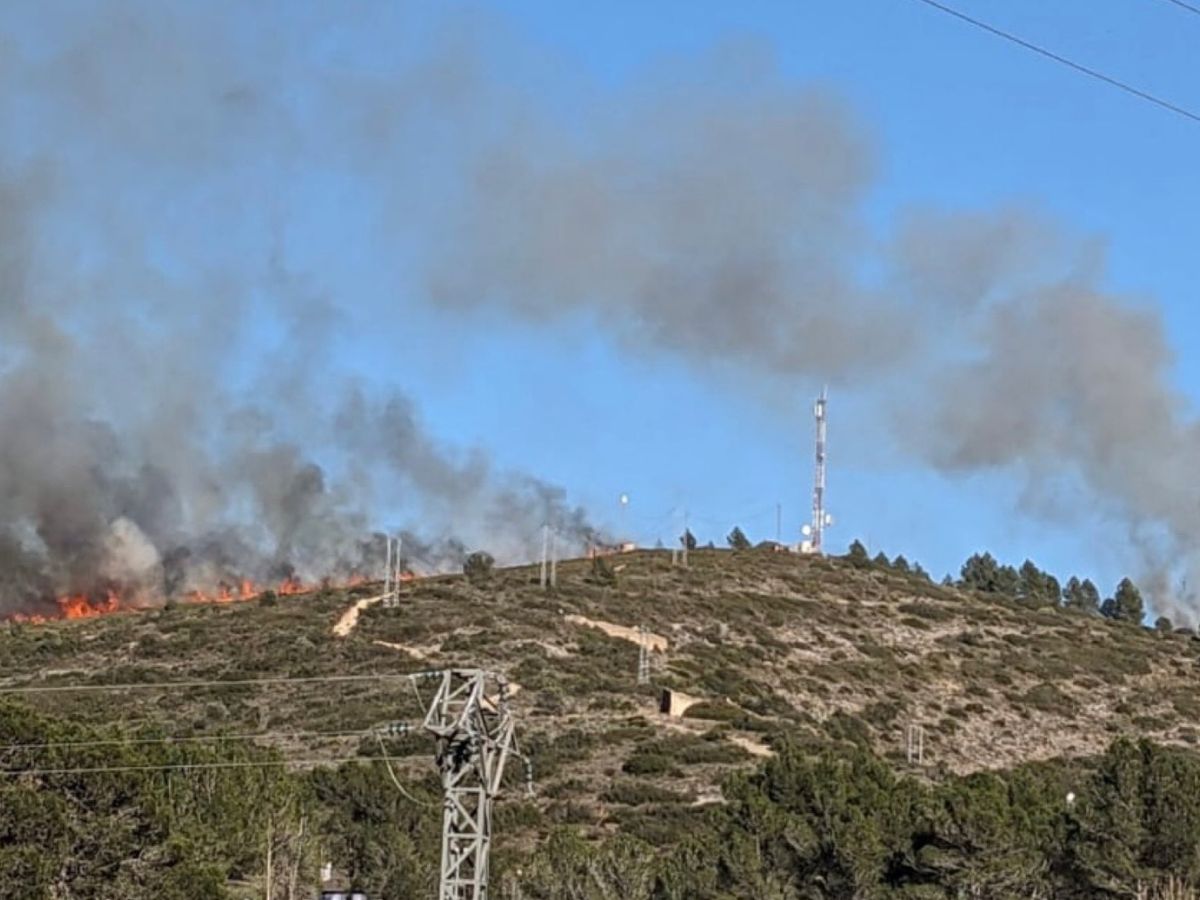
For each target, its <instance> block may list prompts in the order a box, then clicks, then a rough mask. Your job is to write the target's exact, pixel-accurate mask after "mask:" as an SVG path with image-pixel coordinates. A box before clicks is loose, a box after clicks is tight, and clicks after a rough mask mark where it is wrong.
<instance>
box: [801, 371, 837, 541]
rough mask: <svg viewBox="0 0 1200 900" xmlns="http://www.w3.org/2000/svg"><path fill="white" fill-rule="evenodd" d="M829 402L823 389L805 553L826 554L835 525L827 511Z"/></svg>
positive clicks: (817, 405) (815, 406)
mask: <svg viewBox="0 0 1200 900" xmlns="http://www.w3.org/2000/svg"><path fill="white" fill-rule="evenodd" d="M828 402H829V401H828V396H827V393H826V391H825V390H824V389H822V390H821V396H820V397H818V398H817V402H816V403H815V404H813V418H814V420H815V421H816V426H817V452H816V468H815V470H814V474H813V501H812V522H811V523H810V524H808V525H805V526H804V527H803V528H802V529H801V534H803V535H804V537H805V540H804V541H802V542H801V544H800V549H801V550H802V551H803V552H805V553H816V554H821V553H823V552H824V543H825V528H826V526H828V525H832V524H833V517H832V516H831V515H829V513H827V512H826V511H825V434H826V427H827V422H828V418H827V415H826V412H827V406H828Z"/></svg>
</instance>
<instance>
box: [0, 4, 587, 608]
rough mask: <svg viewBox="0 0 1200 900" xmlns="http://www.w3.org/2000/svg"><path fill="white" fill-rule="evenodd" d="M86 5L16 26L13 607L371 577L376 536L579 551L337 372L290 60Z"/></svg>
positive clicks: (2, 103) (41, 9) (7, 248)
mask: <svg viewBox="0 0 1200 900" xmlns="http://www.w3.org/2000/svg"><path fill="white" fill-rule="evenodd" d="M63 11H64V10H59V12H63ZM76 12H77V13H79V14H78V15H73V16H70V17H63V16H60V15H59V14H57V13H56V12H55V11H54V10H51V9H49V7H48V6H44V5H37V4H28V5H26V6H25V7H23V8H21V9H18V10H17V11H16V12H15V13H14V16H13V18H12V20H11V26H12V27H13V28H14V29H15V32H14V34H12V35H9V34H4V33H0V47H3V48H4V50H5V53H4V54H0V58H2V62H0V65H2V66H3V67H4V72H3V74H4V76H5V77H4V78H3V79H0V131H3V133H4V134H5V135H6V136H12V140H11V141H9V140H6V145H5V147H4V148H0V616H3V615H5V614H7V613H11V612H14V611H18V610H24V611H33V612H37V611H39V609H40V605H41V604H49V602H50V601H51V600H52V599H53V598H54V597H55V596H57V595H61V594H63V593H67V592H88V591H97V590H104V589H106V588H114V589H118V590H120V591H121V592H122V593H124V594H125V595H126V596H127V597H134V598H138V599H140V600H143V601H145V602H154V601H157V600H161V599H162V598H164V597H168V596H172V595H178V594H180V593H183V592H187V591H190V590H195V589H198V590H204V591H211V590H213V589H215V588H216V587H217V586H218V585H220V584H222V583H224V584H237V583H238V582H239V580H241V579H243V578H248V579H251V580H254V581H256V582H258V583H260V584H270V583H271V582H273V581H276V580H279V579H282V578H290V577H298V578H300V579H302V580H304V581H309V582H311V581H315V580H317V579H320V578H323V577H325V576H333V577H338V576H346V575H350V574H352V573H357V574H371V573H374V572H378V571H381V570H382V563H383V539H382V536H381V535H380V534H378V533H377V532H378V530H379V529H380V528H381V526H384V525H388V526H391V527H395V526H398V525H401V524H407V532H406V541H405V546H406V553H405V556H406V557H407V558H408V559H409V560H410V561H411V562H412V563H413V564H415V565H416V566H417V567H418V568H423V569H429V568H441V567H446V566H451V565H454V564H457V563H459V562H461V559H462V557H463V555H464V554H465V553H466V552H467V551H468V550H470V549H475V548H477V547H481V546H482V547H484V548H486V549H488V550H490V551H491V552H492V553H494V554H495V555H496V556H497V557H498V558H500V559H502V560H509V561H512V560H519V559H527V558H530V557H531V556H532V555H533V554H534V553H535V552H536V548H537V547H538V546H539V545H540V532H541V527H542V524H543V523H547V522H548V523H551V524H554V525H555V526H556V527H557V528H558V529H559V530H560V532H561V533H562V535H563V540H564V541H566V542H568V544H569V545H571V546H572V547H573V548H574V549H578V548H579V547H580V546H581V545H582V544H583V543H586V542H587V541H588V540H589V539H590V538H591V536H592V528H591V526H590V525H589V524H588V521H587V519H586V517H585V516H584V514H583V513H582V511H581V510H579V509H578V508H574V507H572V506H571V505H570V504H569V503H568V501H567V498H566V495H565V493H564V492H563V491H562V490H560V489H558V488H555V487H552V486H549V485H547V484H544V483H543V482H541V481H539V480H537V479H536V478H533V477H531V476H527V475H524V474H520V473H507V472H503V471H498V470H497V469H496V467H495V466H493V465H492V463H491V462H490V461H489V459H488V457H487V455H486V454H485V452H484V451H482V450H473V451H469V452H467V453H459V452H455V451H452V450H450V449H448V448H446V447H444V446H443V445H441V444H440V443H439V442H438V441H436V440H435V439H434V438H432V437H431V436H430V435H429V434H427V433H426V432H425V430H424V429H423V427H422V425H421V423H420V421H419V417H418V414H417V412H416V410H415V408H414V406H413V404H412V403H411V402H410V401H409V399H408V398H407V397H406V396H404V395H403V394H402V393H400V392H398V391H395V390H392V391H388V392H383V393H382V395H381V393H380V392H371V391H368V389H367V388H365V387H364V386H363V384H362V383H361V382H360V381H358V380H356V379H355V378H353V377H352V376H350V375H349V374H346V373H344V372H339V371H338V366H337V363H336V362H335V359H336V349H337V347H338V344H339V341H344V340H345V339H346V338H347V335H345V333H344V328H343V319H344V317H343V315H342V311H343V308H344V305H345V304H346V303H347V301H348V300H349V299H350V298H345V297H338V296H336V292H326V291H323V290H321V289H318V288H316V287H314V286H313V284H312V283H311V279H309V278H308V277H306V276H305V275H298V274H296V273H293V272H291V271H289V269H288V266H287V263H286V262H285V261H284V260H283V259H282V258H281V257H280V254H279V253H278V252H277V251H278V237H277V234H276V231H277V226H278V225H279V219H280V217H284V218H286V212H280V207H281V206H286V197H287V193H286V187H287V184H286V177H287V176H286V170H287V169H288V167H289V166H291V165H293V164H294V163H296V162H297V160H298V159H300V158H302V157H303V155H304V154H305V153H312V154H317V155H320V153H321V152H322V151H321V150H319V149H318V147H319V143H318V142H316V141H313V142H312V143H308V142H307V139H306V138H305V136H304V134H303V133H302V132H303V128H302V125H301V119H302V116H301V115H300V112H299V110H298V109H297V107H298V106H303V101H297V102H293V101H292V100H291V99H287V97H288V95H287V92H286V91H284V90H282V88H281V84H280V82H278V81H277V80H276V78H277V77H280V73H282V72H283V71H285V70H288V71H292V72H293V74H295V72H296V69H295V68H294V67H293V68H290V69H289V66H292V64H293V63H294V62H295V61H294V60H289V57H288V55H287V52H286V51H285V49H284V48H282V47H280V46H278V45H273V44H272V43H271V42H270V41H267V40H264V41H263V42H262V43H255V42H254V40H252V39H251V38H252V36H251V35H250V34H249V33H242V32H240V31H239V30H238V29H227V28H226V26H227V25H231V24H233V23H234V22H236V21H237V20H236V18H235V17H234V16H235V13H236V10H235V9H234V8H233V7H232V6H231V7H228V8H220V9H219V8H218V7H216V6H214V7H212V8H211V9H209V10H207V11H205V12H204V13H199V11H198V10H195V9H194V10H193V11H192V12H191V13H189V12H187V11H186V10H184V9H182V8H180V7H174V8H170V5H168V4H149V3H145V4H143V3H123V2H121V3H115V4H112V5H111V6H107V8H106V9H105V10H104V11H103V13H98V14H96V15H95V16H89V15H87V14H85V13H83V12H82V11H76ZM260 37H261V35H260ZM243 40H245V41H249V43H247V44H245V45H244V46H243V45H240V44H239V41H243ZM9 51H11V52H9ZM21 54H24V55H21ZM319 130H320V129H318V131H319ZM214 213H215V215H214ZM193 217H196V218H197V219H203V220H204V221H207V222H212V221H214V219H215V220H216V221H219V222H223V223H226V224H227V228H226V229H225V230H223V231H222V232H221V233H219V234H212V233H205V232H204V231H202V230H200V229H198V228H196V227H194V226H193V225H192V224H191V221H192V219H193Z"/></svg>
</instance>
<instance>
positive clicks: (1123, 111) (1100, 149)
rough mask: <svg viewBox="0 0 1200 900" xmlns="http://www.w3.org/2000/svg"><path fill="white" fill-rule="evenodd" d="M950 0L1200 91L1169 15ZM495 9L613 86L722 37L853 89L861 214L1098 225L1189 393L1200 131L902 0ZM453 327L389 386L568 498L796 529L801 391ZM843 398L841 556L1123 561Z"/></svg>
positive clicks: (837, 451)
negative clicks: (447, 360) (438, 346)
mask: <svg viewBox="0 0 1200 900" xmlns="http://www.w3.org/2000/svg"><path fill="white" fill-rule="evenodd" d="M959 8H961V9H963V10H964V11H967V12H972V13H974V14H977V15H979V16H981V17H984V18H988V19H989V20H990V21H994V22H995V23H996V24H998V25H1001V26H1003V27H1006V28H1009V29H1011V30H1013V31H1015V32H1017V33H1018V34H1021V35H1023V36H1026V37H1028V38H1030V39H1033V40H1037V41H1040V42H1042V43H1043V44H1045V45H1046V46H1048V47H1051V48H1053V49H1055V50H1056V51H1058V52H1061V53H1063V54H1065V55H1068V56H1071V57H1072V58H1075V59H1078V60H1080V61H1082V62H1086V63H1088V64H1091V65H1094V66H1096V67H1099V68H1101V69H1103V70H1104V71H1106V72H1109V73H1111V74H1113V75H1115V76H1117V77H1121V78H1124V79H1127V80H1129V81H1131V82H1133V83H1135V84H1137V85H1139V86H1141V87H1143V88H1145V89H1148V90H1152V91H1156V92H1159V93H1161V94H1162V95H1164V96H1166V97H1168V98H1171V99H1172V100H1174V101H1176V102H1178V103H1181V104H1192V105H1197V104H1200V88H1197V86H1196V83H1195V79H1194V78H1193V77H1190V71H1191V67H1190V66H1189V62H1190V61H1191V60H1192V59H1193V58H1194V57H1193V55H1192V54H1193V51H1194V47H1195V41H1196V40H1200V18H1196V17H1190V16H1188V15H1187V14H1186V13H1183V12H1182V11H1180V10H1177V9H1172V8H1171V7H1170V6H1169V5H1168V4H1165V3H1163V4H1159V3H1154V2H1130V0H1121V2H1108V3H1084V2H1066V3H1061V4H1054V5H1053V6H1049V5H1047V4H1044V3H1039V2H1031V0H1023V2H1012V3H1007V4H1004V6H1003V7H1002V8H998V7H997V6H996V5H995V4H987V3H982V2H970V0H962V2H961V3H960V4H959ZM495 9H496V10H497V15H500V16H502V17H503V18H504V19H505V20H507V21H509V22H510V23H511V27H512V29H513V30H514V31H517V32H519V33H523V34H524V35H526V36H528V37H531V39H532V40H533V41H534V42H535V43H536V44H537V45H538V46H539V47H540V49H541V50H542V51H544V52H545V53H546V54H547V56H550V57H558V58H560V59H561V60H563V64H564V65H566V66H570V67H572V69H573V70H575V71H580V70H582V71H583V72H585V73H586V74H587V76H588V77H590V78H591V79H594V81H595V82H596V83H598V84H599V85H601V86H604V85H612V86H622V85H625V84H627V83H628V82H629V80H631V79H636V78H638V77H639V73H640V72H641V71H642V70H643V69H644V68H645V67H646V66H648V65H654V64H655V63H656V62H657V61H659V60H661V59H663V58H664V57H670V56H677V57H685V58H686V57H687V56H689V55H692V54H696V53H700V52H703V51H704V50H705V49H706V48H709V47H711V46H712V45H714V44H716V43H719V42H722V41H727V40H729V39H730V38H732V37H741V36H750V37H754V38H760V39H763V40H765V41H767V42H768V43H769V44H770V45H771V46H772V47H773V48H774V49H775V52H776V53H777V56H778V60H779V63H780V66H781V68H782V70H783V71H784V72H786V74H787V76H788V77H789V78H794V79H796V81H797V82H817V83H820V84H822V85H825V86H827V87H829V88H831V89H833V90H834V91H836V92H838V93H840V94H842V95H844V96H845V97H846V98H848V100H849V102H850V105H851V107H852V108H853V110H854V111H855V112H856V113H857V115H858V117H859V119H860V120H861V122H863V123H864V124H865V125H866V127H867V128H868V129H869V131H870V132H871V134H872V136H873V138H874V140H875V142H876V145H877V148H878V157H879V168H880V172H881V177H880V181H879V184H878V187H877V189H875V190H873V191H872V193H871V196H870V197H869V199H868V206H869V210H870V214H871V217H872V219H873V220H875V221H878V222H880V223H884V222H887V221H888V220H889V218H890V217H891V216H893V215H894V214H895V212H896V210H897V209H899V208H901V207H903V206H904V205H906V204H912V203H916V204H922V205H924V204H933V205H948V206H951V207H965V208H977V207H988V206H990V205H992V204H997V203H1006V202H1012V201H1013V200H1018V201H1021V202H1025V203H1030V204H1032V205H1035V206H1037V207H1039V208H1041V209H1044V210H1046V211H1047V212H1048V213H1050V214H1052V215H1053V216H1055V217H1057V218H1059V219H1060V220H1062V221H1064V222H1065V223H1066V224H1067V225H1068V227H1071V228H1075V229H1079V230H1081V231H1083V232H1086V233H1094V234H1097V235H1100V236H1102V237H1103V239H1104V240H1105V241H1106V242H1107V245H1108V248H1109V252H1110V274H1109V276H1108V278H1107V283H1109V284H1111V285H1113V286H1114V287H1116V288H1118V289H1120V290H1123V291H1130V292H1133V293H1134V294H1137V295H1139V296H1141V297H1143V298H1144V302H1145V303H1147V304H1151V305H1153V306H1155V307H1156V308H1159V309H1161V311H1162V314H1163V315H1164V316H1165V320H1166V322H1167V324H1168V327H1169V331H1170V335H1171V339H1172V343H1173V346H1174V348H1175V350H1176V352H1177V354H1178V357H1179V364H1178V367H1177V384H1178V386H1179V387H1180V388H1181V389H1182V390H1183V391H1185V392H1187V393H1188V394H1189V395H1194V390H1193V388H1194V386H1195V384H1196V380H1197V378H1200V369H1198V368H1197V363H1195V362H1194V361H1192V360H1191V359H1190V354H1188V352H1187V348H1188V344H1189V341H1190V340H1191V338H1192V336H1193V335H1194V334H1195V333H1196V324H1197V323H1196V315H1197V312H1196V311H1195V305H1194V304H1193V303H1192V302H1190V301H1191V299H1192V298H1191V286H1192V285H1194V284H1195V283H1196V281H1197V278H1196V276H1197V274H1198V273H1197V271H1196V270H1197V266H1198V262H1197V257H1196V255H1195V253H1194V252H1192V248H1193V240H1194V235H1195V234H1197V233H1198V232H1197V229H1196V224H1197V223H1196V221H1195V219H1196V204H1195V202H1194V198H1195V197H1196V196H1197V195H1198V194H1197V188H1200V173H1198V170H1197V167H1196V166H1195V150H1196V147H1197V137H1198V134H1200V133H1198V132H1197V130H1196V127H1195V126H1194V125H1193V124H1190V123H1188V122H1185V121H1183V120H1180V119H1176V118H1174V117H1172V116H1170V115H1169V114H1166V113H1164V112H1162V111H1160V110H1158V109H1155V108H1153V107H1151V106H1149V105H1147V104H1144V103H1141V102H1138V101H1136V100H1133V99H1131V98H1129V97H1126V96H1124V95H1122V94H1120V93H1119V92H1116V91H1114V90H1112V89H1109V88H1107V87H1105V86H1103V85H1100V84H1097V83H1095V82H1092V81H1090V80H1088V79H1086V78H1084V77H1082V76H1079V75H1077V74H1075V73H1072V72H1070V71H1067V70H1065V69H1063V68H1060V67H1058V66H1056V65H1054V64H1052V63H1050V62H1047V61H1046V60H1043V59H1040V58H1037V57H1035V56H1033V55H1031V54H1028V53H1026V52H1024V51H1021V50H1020V49H1018V48H1016V47H1013V46H1011V45H1009V44H1006V43H1004V42H1002V41H999V40H997V39H995V38H993V37H990V36H988V35H985V34H982V33H979V32H977V31H975V30H973V29H971V28H969V27H967V26H965V25H963V24H962V23H960V22H957V21H954V20H952V19H949V18H947V17H944V16H942V15H940V14H938V13H936V12H934V11H932V10H930V9H929V8H927V7H924V6H922V5H920V4H918V3H915V2H907V0H903V2H902V0H862V2H843V3H765V2H764V3H748V4H736V5H734V4H715V3H694V2H689V3H656V4H642V3H611V4H602V5H601V4H595V5H590V6H589V5H579V4H559V3H546V2H513V3H505V4H503V5H500V6H496V7H495ZM531 89H532V90H538V89H540V87H539V86H537V85H534V86H532V87H531ZM428 327H429V329H430V331H431V333H434V332H437V331H439V330H441V329H442V328H447V327H448V328H456V327H457V325H456V324H455V323H447V322H431V323H428ZM467 332H468V333H467V334H465V335H464V337H465V341H464V342H463V346H461V347H458V348H456V352H455V363H456V365H455V369H456V372H455V374H454V375H453V377H452V378H451V379H449V380H443V379H442V378H441V376H440V373H434V372H433V371H431V370H426V369H423V367H421V366H415V367H413V368H411V369H406V370H405V371H403V372H402V373H400V374H399V377H400V378H402V379H403V380H404V382H405V383H406V384H408V385H410V386H411V387H412V388H413V389H414V393H416V394H417V396H419V397H420V398H421V399H422V404H423V409H424V412H425V415H426V416H427V417H428V419H429V421H430V422H431V423H432V424H433V425H434V427H435V429H436V430H437V431H438V432H439V433H441V434H443V435H446V436H447V437H449V438H451V439H453V440H455V441H458V442H467V443H470V442H479V443H482V444H485V445H486V446H488V447H489V448H491V449H492V451H493V452H494V453H495V454H496V456H497V457H498V458H499V459H501V460H502V461H503V462H505V463H507V464H510V465H512V466H514V467H525V468H529V469H531V470H532V471H536V472H538V473H539V474H541V475H543V476H544V477H547V478H549V479H551V480H556V481H558V482H560V483H562V484H564V485H566V486H568V487H569V489H570V490H571V491H572V493H573V494H574V495H575V496H578V497H579V498H581V499H582V500H583V501H584V502H586V503H587V505H588V506H589V507H590V508H591V509H593V510H594V511H595V514H596V515H597V516H598V517H600V518H607V519H608V520H609V521H610V522H614V523H615V522H616V520H617V516H618V509H617V497H618V496H619V495H620V493H621V492H622V491H627V492H628V493H629V495H630V497H631V506H630V510H629V513H628V515H629V523H630V526H631V530H633V529H634V528H636V530H637V536H638V537H639V538H641V539H643V540H651V539H653V538H654V537H655V536H658V535H662V536H663V537H664V538H666V537H668V536H669V532H666V530H665V528H664V525H663V524H662V523H663V518H664V516H666V515H667V514H668V513H669V511H670V510H672V509H675V508H681V507H685V506H686V507H689V508H690V509H691V510H692V515H693V517H694V518H695V519H696V520H698V522H699V524H698V530H699V531H700V532H701V537H703V538H706V539H707V538H713V539H716V540H717V541H718V542H719V541H720V539H721V537H722V536H723V535H724V533H725V531H726V530H728V527H729V525H732V524H734V523H741V524H742V525H743V527H745V528H746V529H747V530H748V531H750V532H751V533H752V535H753V536H755V537H760V536H763V537H769V536H773V532H774V511H773V507H774V503H775V502H776V501H779V502H782V504H783V508H784V530H785V534H786V535H791V536H794V535H795V533H796V529H797V528H798V525H799V523H800V522H801V521H802V520H803V517H804V516H805V515H806V514H807V507H808V502H809V484H810V477H811V463H810V457H811V446H810V445H811V435H812V426H811V421H810V418H809V412H808V411H809V402H810V398H811V396H812V394H813V393H814V391H815V390H816V389H817V387H818V385H816V384H815V383H811V382H808V383H806V382H804V381H798V382H797V383H795V384H785V385H773V386H771V387H770V388H769V389H767V390H764V393H769V394H770V395H771V398H770V399H769V400H767V401H766V402H763V403H759V402H757V399H758V398H756V397H755V393H756V389H755V387H754V386H753V385H752V384H747V383H744V382H742V383H736V384H730V383H728V382H727V381H722V380H721V379H719V378H717V379H714V378H706V377H705V376H704V374H703V373H697V372H695V371H693V370H691V369H689V368H688V367H687V366H685V365H682V364H680V363H679V362H678V361H676V360H671V359H659V360H647V359H646V358H644V357H643V358H634V359H631V358H629V357H628V356H627V355H625V354H622V353H621V351H620V350H619V349H618V348H615V347H614V346H613V345H612V343H611V342H610V341H606V340H605V339H603V338H602V337H600V338H598V337H596V336H594V335H592V336H589V335H588V334H581V333H574V332H572V331H570V330H569V329H558V328H556V329H548V330H538V329H536V328H531V327H520V328H504V327H501V328H499V329H496V330H493V329H491V328H482V329H479V330H475V329H474V328H472V327H470V326H469V327H468V329H467ZM460 333H461V332H460ZM430 376H432V377H430ZM913 400H914V402H915V403H919V402H920V398H919V397H917V396H914V397H913ZM789 404H790V407H791V408H790V409H789ZM848 406H849V407H851V408H852V407H853V397H849V398H846V397H839V396H838V395H837V393H836V392H835V394H834V397H833V400H832V404H831V438H830V458H831V472H830V487H829V504H830V507H831V508H832V509H833V510H834V511H835V512H836V514H837V520H838V522H837V526H836V528H835V529H834V530H833V531H832V532H831V534H830V538H829V539H830V541H831V543H832V544H833V545H834V546H841V545H844V544H845V543H847V542H848V541H849V540H850V539H852V538H854V537H861V538H863V539H864V540H869V543H870V544H871V546H872V548H883V549H885V550H887V551H889V552H892V553H895V552H903V553H905V554H906V555H908V556H909V557H910V558H916V559H919V560H921V561H922V562H923V563H924V564H925V565H926V566H927V567H929V568H930V569H931V570H932V571H934V572H936V573H939V574H940V573H942V572H945V571H947V570H949V571H956V569H957V566H958V565H959V563H960V562H961V560H962V559H963V558H964V557H965V556H966V555H968V554H969V553H970V552H973V551H974V550H976V549H983V548H986V549H990V550H992V551H993V552H994V553H995V554H996V555H998V556H1000V557H1001V558H1006V559H1010V560H1012V561H1014V562H1019V561H1020V560H1021V559H1023V558H1025V557H1027V556H1028V557H1032V558H1034V559H1035V560H1037V561H1039V562H1040V563H1042V564H1043V565H1045V566H1047V567H1049V568H1051V569H1053V570H1055V571H1058V572H1060V573H1068V572H1074V571H1080V572H1084V573H1088V574H1092V575H1094V576H1095V577H1096V578H1097V579H1098V580H1099V581H1100V582H1101V583H1102V584H1110V583H1112V582H1114V581H1115V580H1116V579H1117V578H1118V577H1120V575H1121V574H1123V573H1124V571H1125V570H1126V569H1127V568H1129V567H1132V566H1135V565H1136V562H1135V561H1134V560H1133V559H1132V558H1131V557H1130V556H1129V555H1128V554H1125V553H1122V552H1121V549H1120V544H1121V543H1122V541H1123V538H1122V535H1121V534H1120V532H1119V530H1115V529H1113V528H1111V527H1110V523H1107V522H1103V521H1089V520H1088V518H1087V517H1083V519H1082V521H1080V522H1078V523H1076V524H1071V525H1061V524H1044V523H1042V522H1040V521H1039V520H1038V519H1035V518H1031V517H1029V516H1026V515H1023V514H1022V512H1021V510H1020V509H1019V508H1018V504H1019V501H1018V499H1017V498H1018V488H1017V486H1016V485H1015V484H1014V483H1013V481H1012V479H1011V478H1008V477H1006V476H1005V475H1004V474H1002V473H995V474H989V473H983V474H976V475H971V476H967V477H963V478H947V477H943V476H940V475H937V474H933V473H931V472H929V471H927V470H924V469H923V468H920V467H913V466H912V465H910V464H908V463H907V462H906V461H905V460H904V459H903V458H902V457H898V456H895V455H893V454H892V453H891V452H890V451H889V448H888V447H887V438H886V436H885V435H884V434H882V433H881V431H879V430H876V429H872V427H871V423H870V422H869V421H868V422H864V421H861V420H856V419H855V418H854V417H853V416H848V415H847V412H846V410H847V407H848ZM1147 464H1148V465H1150V464H1151V463H1150V461H1147ZM668 520H669V518H668Z"/></svg>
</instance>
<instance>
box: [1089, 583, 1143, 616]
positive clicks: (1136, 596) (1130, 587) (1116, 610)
mask: <svg viewBox="0 0 1200 900" xmlns="http://www.w3.org/2000/svg"><path fill="white" fill-rule="evenodd" d="M1100 611H1101V612H1102V613H1104V615H1105V616H1107V617H1108V618H1110V619H1115V620H1116V621H1118V622H1131V623H1133V624H1141V621H1142V619H1143V617H1144V616H1145V615H1146V608H1145V605H1144V604H1143V603H1142V592H1141V591H1139V590H1138V589H1137V585H1135V584H1134V583H1133V582H1132V581H1130V580H1129V579H1128V578H1122V579H1121V583H1120V584H1118V585H1117V592H1116V593H1115V594H1114V595H1113V596H1112V597H1110V598H1108V599H1107V600H1105V601H1104V604H1103V605H1102V606H1101V608H1100Z"/></svg>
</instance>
